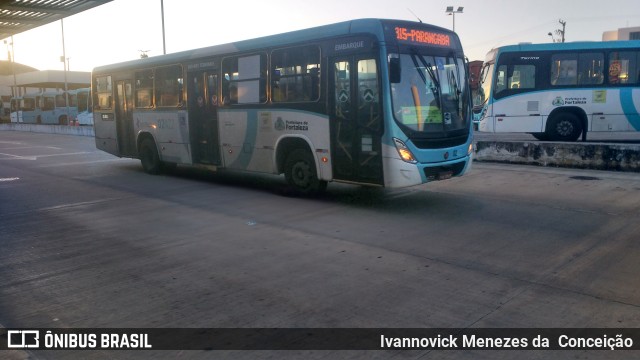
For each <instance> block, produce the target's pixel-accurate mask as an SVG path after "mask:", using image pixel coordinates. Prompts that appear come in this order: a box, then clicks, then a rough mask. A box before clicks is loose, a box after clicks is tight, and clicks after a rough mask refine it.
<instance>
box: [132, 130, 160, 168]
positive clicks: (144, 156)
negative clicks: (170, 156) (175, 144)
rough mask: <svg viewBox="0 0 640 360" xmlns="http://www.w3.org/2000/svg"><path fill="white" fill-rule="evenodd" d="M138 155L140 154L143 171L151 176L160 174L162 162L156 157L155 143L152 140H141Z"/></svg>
mask: <svg viewBox="0 0 640 360" xmlns="http://www.w3.org/2000/svg"><path fill="white" fill-rule="evenodd" d="M138 153H139V154H140V162H141V163H142V169H144V171H145V172H146V173H148V174H153V175H156V174H159V173H160V171H161V170H162V162H161V161H160V156H159V155H158V149H157V147H156V143H155V142H154V141H153V140H151V139H149V138H146V139H144V140H142V142H141V143H140V149H139V150H138Z"/></svg>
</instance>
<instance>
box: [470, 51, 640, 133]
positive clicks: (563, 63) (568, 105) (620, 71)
mask: <svg viewBox="0 0 640 360" xmlns="http://www.w3.org/2000/svg"><path fill="white" fill-rule="evenodd" d="M480 81H481V83H480V87H481V89H482V90H481V95H482V97H483V99H482V104H481V106H476V108H474V111H476V112H477V113H478V115H479V116H478V120H479V125H478V128H479V130H480V131H486V132H495V133H499V132H522V133H531V134H532V135H533V136H535V137H536V138H537V139H539V140H555V141H576V140H577V139H578V138H580V135H582V139H583V140H586V137H587V133H588V132H626V131H640V114H639V113H638V110H639V109H640V41H636V40H632V41H605V42H572V43H553V44H520V45H512V46H504V47H499V48H496V49H493V50H491V51H490V52H489V53H488V54H487V58H486V60H485V62H484V64H483V70H482V74H481V79H480Z"/></svg>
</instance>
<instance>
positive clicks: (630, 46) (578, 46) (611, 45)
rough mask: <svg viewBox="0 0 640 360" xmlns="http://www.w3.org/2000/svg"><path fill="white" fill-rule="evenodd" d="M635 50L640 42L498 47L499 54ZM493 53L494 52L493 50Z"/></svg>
mask: <svg viewBox="0 0 640 360" xmlns="http://www.w3.org/2000/svg"><path fill="white" fill-rule="evenodd" d="M614 48H615V49H634V48H640V40H618V41H576V42H565V43H546V44H517V45H506V46H501V47H498V48H496V49H494V50H498V51H499V52H516V51H559V50H589V49H593V50H602V49H614ZM492 51H493V50H492Z"/></svg>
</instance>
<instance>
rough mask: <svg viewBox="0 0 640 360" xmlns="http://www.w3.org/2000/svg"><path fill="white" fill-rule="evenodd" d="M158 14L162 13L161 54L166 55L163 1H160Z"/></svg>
mask: <svg viewBox="0 0 640 360" xmlns="http://www.w3.org/2000/svg"><path fill="white" fill-rule="evenodd" d="M160 12H161V13H162V53H163V54H166V53H167V43H166V42H165V38H164V0H160Z"/></svg>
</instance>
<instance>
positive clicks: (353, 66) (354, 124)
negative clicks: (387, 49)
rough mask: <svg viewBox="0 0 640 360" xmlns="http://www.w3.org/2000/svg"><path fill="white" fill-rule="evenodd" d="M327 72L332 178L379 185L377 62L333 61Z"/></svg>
mask: <svg viewBox="0 0 640 360" xmlns="http://www.w3.org/2000/svg"><path fill="white" fill-rule="evenodd" d="M331 72H332V73H331V74H329V79H330V94H329V102H330V129H331V153H332V159H333V177H334V179H336V180H344V181H350V182H357V183H367V184H376V185H382V184H384V178H383V171H382V142H381V136H382V132H383V129H382V111H381V105H380V95H379V94H380V90H379V89H380V84H379V72H378V68H377V62H376V60H375V59H372V58H363V57H344V58H336V59H334V61H332V63H331Z"/></svg>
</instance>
